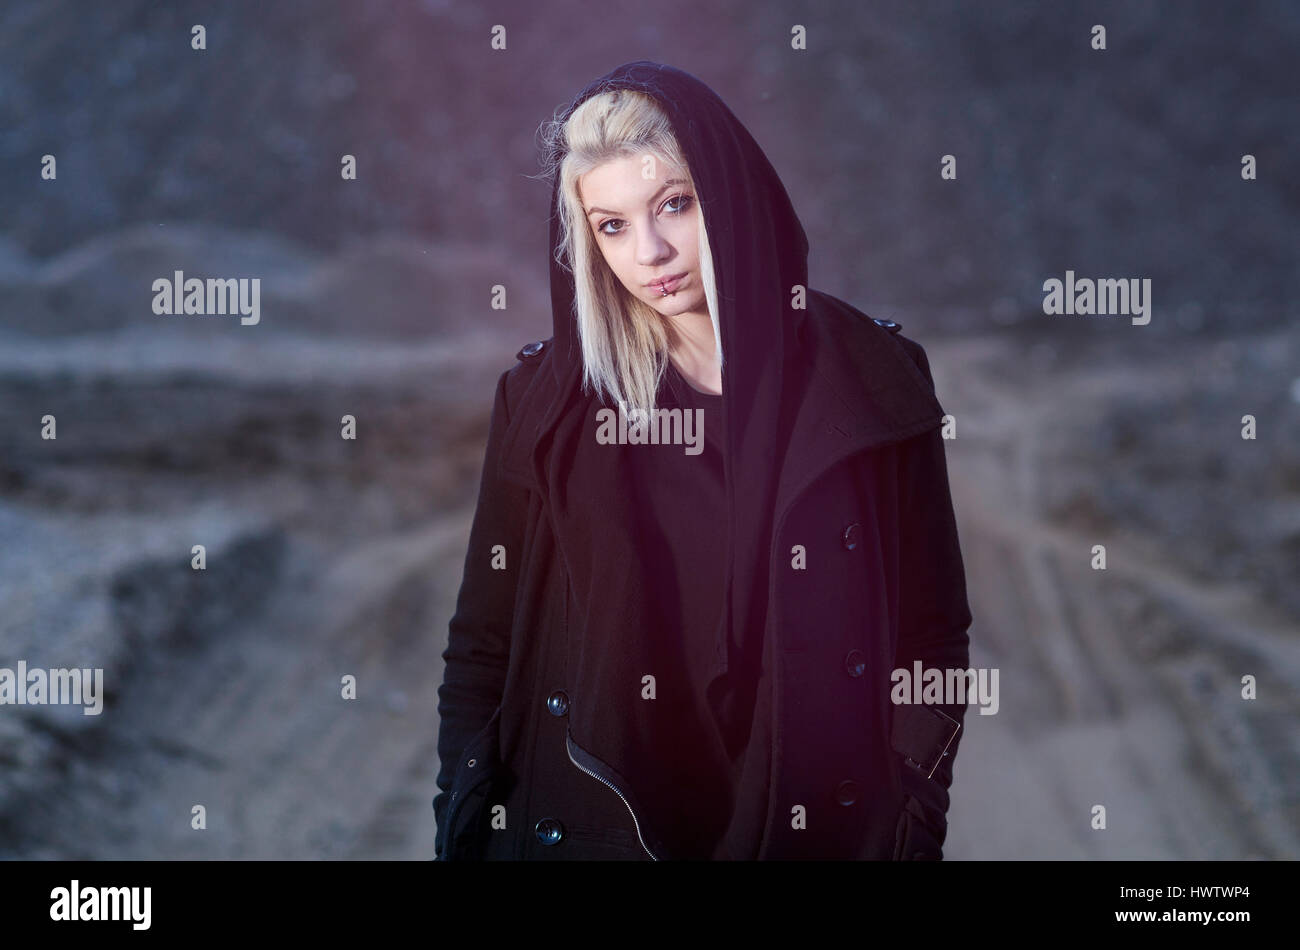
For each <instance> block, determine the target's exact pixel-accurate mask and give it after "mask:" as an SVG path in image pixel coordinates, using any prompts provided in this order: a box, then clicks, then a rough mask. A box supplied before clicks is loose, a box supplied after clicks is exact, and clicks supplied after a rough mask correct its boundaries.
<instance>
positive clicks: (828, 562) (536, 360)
mask: <svg viewBox="0 0 1300 950" xmlns="http://www.w3.org/2000/svg"><path fill="white" fill-rule="evenodd" d="M615 87H622V88H631V89H637V90H640V91H643V92H646V93H648V94H650V95H652V96H654V97H655V98H656V100H657V101H658V102H659V103H660V105H661V106H662V107H663V108H664V110H665V111H666V112H667V114H668V115H669V117H670V118H671V121H672V124H673V129H674V131H675V133H676V136H677V138H678V141H679V142H680V143H681V146H682V149H683V152H684V154H685V158H686V162H687V164H688V165H689V167H690V170H691V174H692V176H693V178H694V184H695V188H696V192H697V198H698V200H699V202H700V206H699V207H700V211H701V212H702V213H703V215H704V219H705V221H706V223H707V226H708V229H709V241H710V245H711V250H712V254H713V261H714V272H715V280H716V285H717V297H718V306H719V311H720V312H719V323H720V326H721V331H722V349H723V354H724V367H723V413H724V420H725V424H724V426H723V427H722V428H723V434H724V437H725V441H724V443H723V449H724V451H723V459H724V472H725V487H726V498H727V512H726V521H725V524H726V539H725V540H726V550H727V558H726V565H725V575H726V577H727V581H728V582H727V584H726V588H725V591H719V598H720V599H721V601H722V603H721V611H720V613H721V617H722V620H721V622H720V624H719V626H718V630H717V641H716V644H715V650H714V656H715V666H714V669H713V670H712V671H711V672H712V673H714V674H719V675H720V674H725V673H727V672H728V670H729V669H731V670H733V672H734V673H736V674H737V676H738V677H739V679H740V680H742V681H744V682H749V683H751V684H752V687H753V688H752V690H751V692H750V693H749V696H750V698H751V702H750V706H749V707H748V708H752V709H753V716H752V728H751V730H750V732H749V739H748V742H747V745H746V747H745V749H744V750H743V754H742V755H741V756H740V757H739V760H738V765H737V770H738V771H737V773H736V775H737V780H736V788H735V798H734V801H733V802H732V807H731V817H730V823H729V824H728V825H727V827H726V829H725V833H724V834H723V835H722V836H721V839H720V840H719V841H718V842H717V843H716V846H715V845H713V844H712V843H711V844H710V846H709V848H708V849H707V852H708V854H709V855H710V856H715V857H725V858H735V859H745V860H751V859H798V858H803V859H841V858H867V859H890V858H894V859H914V858H939V857H941V846H942V843H943V840H944V837H945V834H946V828H947V821H946V814H947V809H948V802H949V796H948V788H949V787H950V785H951V782H952V765H953V758H954V756H955V754H956V750H957V746H958V742H959V736H960V724H961V722H962V720H963V714H964V711H965V707H964V706H962V705H931V706H926V705H896V704H894V703H892V702H891V700H890V690H891V687H892V685H893V683H892V681H891V673H892V672H893V671H894V670H895V669H896V668H903V669H907V670H908V671H909V672H910V671H912V670H913V665H914V663H915V662H918V661H919V662H920V663H921V664H922V666H923V667H924V668H926V669H929V668H939V669H952V668H962V669H964V668H966V667H967V666H968V665H969V652H968V636H967V629H968V627H969V626H970V623H971V616H970V611H969V607H968V604H967V599H966V587H965V574H964V569H963V564H962V558H961V553H960V548H959V544H958V538H957V529H956V523H955V519H954V515H953V509H952V503H951V499H950V494H949V488H948V479H947V470H946V460H945V453H944V448H943V439H942V437H941V431H940V426H941V421H942V417H943V415H944V413H943V410H942V408H941V407H940V405H939V403H938V401H937V399H936V396H935V392H934V384H933V380H932V378H931V374H930V371H929V366H928V362H927V360H926V356H925V352H924V350H923V349H922V348H921V346H920V345H918V344H916V343H915V342H913V341H911V340H909V339H907V338H906V337H903V336H902V335H901V334H900V333H899V330H900V327H899V325H898V324H896V323H894V322H892V321H888V320H876V319H873V318H870V317H868V316H866V315H865V314H863V313H861V312H860V311H858V310H856V309H854V308H853V307H851V306H849V305H848V304H846V303H844V302H843V301H841V300H838V299H836V298H834V297H832V296H830V295H828V294H824V293H821V292H819V291H815V290H811V289H807V256H808V244H807V239H806V237H805V234H804V231H803V228H802V226H801V225H800V223H799V220H798V218H797V216H796V215H795V213H794V209H793V207H792V206H791V204H790V201H789V198H788V196H787V194H786V192H785V189H784V187H783V186H782V184H781V181H780V179H779V178H778V176H777V174H776V172H775V170H774V169H773V168H772V166H771V164H770V163H769V162H768V160H767V158H766V156H765V155H764V154H763V152H762V150H761V149H760V148H759V146H758V145H757V143H756V142H755V141H754V140H753V138H752V137H751V136H750V135H749V133H748V131H747V130H746V129H745V127H744V126H743V125H742V124H741V123H740V121H739V120H738V119H737V118H736V117H735V116H734V115H733V114H732V113H731V111H730V110H729V109H728V108H727V106H726V105H725V104H724V103H723V102H722V101H721V100H720V99H719V98H718V97H717V95H716V94H715V93H714V92H713V91H712V90H711V89H709V87H708V86H706V85H705V84H704V83H702V82H701V81H700V80H698V79H696V78H695V77H693V76H691V75H689V74H687V73H685V72H682V71H680V70H677V69H673V68H671V67H668V66H663V65H660V64H657V63H651V62H645V61H640V62H634V63H628V64H625V65H623V66H620V67H619V68H617V69H615V70H614V71H613V72H611V73H609V74H608V75H606V76H604V77H602V78H601V79H599V80H596V81H595V82H593V83H592V84H590V85H589V86H588V87H587V88H586V89H584V90H583V91H582V92H581V93H579V94H578V96H577V97H576V98H575V99H574V100H573V102H572V104H571V105H570V107H569V110H568V111H569V112H571V111H572V109H574V108H576V107H577V106H578V105H579V104H580V103H581V102H582V101H584V100H585V99H586V98H588V97H589V96H591V95H593V94H594V93H596V92H598V91H601V90H604V89H609V88H615ZM567 114H568V113H567V112H566V113H565V115H566V116H567ZM558 202H559V193H558V182H556V183H555V184H554V190H553V194H552V204H551V208H552V220H551V304H552V318H553V333H554V335H553V336H552V337H551V338H549V339H547V340H542V341H537V342H534V343H530V344H528V345H527V346H525V347H524V348H523V349H522V350H521V351H520V352H519V353H518V354H517V359H518V362H517V363H516V364H515V366H513V367H512V368H511V369H509V370H507V371H505V372H504V373H502V375H501V377H500V378H499V380H498V382H497V388H496V396H495V405H494V407H493V411H492V421H491V428H490V433H489V437H488V445H487V452H486V455H485V459H484V466H483V474H482V480H481V483H480V488H479V498H478V503H477V509H476V512H475V516H474V521H473V525H472V528H471V535H470V543H469V550H468V552H467V555H466V560H465V568H464V576H463V580H462V583H461V588H460V593H459V597H458V599H457V604H456V611H455V614H454V615H453V617H452V619H451V623H450V629H449V640H448V646H447V649H446V650H445V652H444V653H443V658H444V660H445V663H446V667H445V673H444V680H443V684H442V686H441V687H440V689H439V714H440V717H441V724H440V732H439V737H438V753H439V757H440V760H441V768H440V770H439V773H438V777H437V785H438V789H439V792H438V794H437V795H436V797H435V798H434V800H433V807H434V812H435V816H436V819H437V837H436V841H435V853H436V856H437V857H438V858H439V859H442V860H463V859H468V860H474V859H491V858H505V859H641V860H650V859H672V858H677V857H685V856H688V855H686V854H684V853H683V852H682V851H681V848H680V846H679V845H677V844H673V845H672V846H670V842H674V841H676V840H677V839H675V838H674V835H673V834H672V832H673V830H674V829H675V827H676V826H675V825H674V822H678V821H680V820H681V818H682V816H683V814H684V812H683V811H682V809H684V808H685V809H688V810H689V807H690V801H691V797H690V790H689V788H683V787H682V784H683V783H684V782H686V783H688V782H689V775H690V770H689V769H688V768H687V769H683V768H680V767H679V766H680V764H681V763H680V761H674V756H677V757H678V758H679V759H680V758H683V757H688V756H689V755H690V754H691V753H690V744H689V743H678V742H675V741H674V740H673V739H672V736H673V735H678V734H679V733H677V732H673V731H672V730H668V729H667V727H666V725H665V724H666V723H667V722H669V721H670V720H671V719H672V716H671V714H670V712H671V711H670V704H666V703H664V702H662V701H660V700H658V699H647V698H646V694H645V692H644V691H643V684H644V682H645V680H644V677H645V676H646V674H655V673H656V672H657V671H659V670H662V669H664V668H665V666H666V664H667V658H666V657H665V655H664V654H663V652H662V651H663V649H664V647H663V646H662V644H663V643H664V642H665V639H666V638H664V637H662V636H659V635H656V630H659V631H662V629H663V627H662V624H663V622H664V621H663V619H662V616H663V615H662V613H661V611H660V608H661V605H662V602H663V595H664V587H663V586H662V584H661V578H658V577H657V575H656V572H655V569H654V564H653V563H652V559H650V558H648V557H647V556H646V552H647V551H648V550H649V548H648V542H649V538H650V534H649V532H650V530H651V529H652V527H653V526H652V525H648V524H647V523H646V519H645V516H644V514H643V513H642V512H641V511H638V510H637V509H636V507H635V506H634V505H633V504H632V503H631V501H630V499H629V498H628V496H627V493H626V491H625V490H624V489H625V486H626V485H627V484H628V482H627V479H626V473H627V471H628V469H627V468H626V466H630V465H634V464H636V463H635V459H634V453H635V452H636V451H638V450H641V451H644V450H645V449H646V447H645V446H617V447H614V446H608V445H602V446H601V452H600V453H596V452H593V451H592V450H591V448H590V447H591V445H592V444H593V442H594V432H595V428H596V425H597V422H596V416H595V413H596V411H597V410H598V409H600V408H603V407H606V406H607V403H605V402H604V401H603V400H601V399H600V398H598V397H597V396H595V395H594V394H593V393H590V392H585V393H584V392H583V391H582V388H581V385H580V381H581V371H582V365H581V349H580V345H579V341H578V338H577V324H576V320H575V318H574V315H573V314H574V311H573V300H574V283H573V277H572V274H570V273H569V272H568V271H567V270H566V269H564V268H563V267H561V266H560V265H559V264H557V263H556V262H555V250H556V247H557V243H558V240H559V224H558V218H557V209H558V207H559V204H558ZM680 543H682V544H684V545H685V544H689V543H690V541H689V539H686V538H683V539H680ZM503 559H504V563H503ZM687 726H688V727H689V723H688V724H687ZM681 727H682V723H681V722H680V721H678V722H675V723H674V724H673V729H680V728H681Z"/></svg>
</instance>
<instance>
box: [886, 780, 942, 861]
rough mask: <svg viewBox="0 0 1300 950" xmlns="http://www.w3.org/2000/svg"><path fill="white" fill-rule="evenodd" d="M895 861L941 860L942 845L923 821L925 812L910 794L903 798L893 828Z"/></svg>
mask: <svg viewBox="0 0 1300 950" xmlns="http://www.w3.org/2000/svg"><path fill="white" fill-rule="evenodd" d="M893 859H894V860H895V861H942V860H943V846H942V845H940V844H939V841H938V839H937V838H936V837H935V836H934V833H933V832H932V831H931V830H930V826H929V825H927V824H926V822H925V812H924V811H923V810H922V808H921V805H920V803H919V802H917V800H916V799H915V798H913V797H912V796H911V795H908V796H906V797H905V798H904V799H903V811H902V813H901V814H899V816H898V823H897V825H896V826H895V828H894V858H893Z"/></svg>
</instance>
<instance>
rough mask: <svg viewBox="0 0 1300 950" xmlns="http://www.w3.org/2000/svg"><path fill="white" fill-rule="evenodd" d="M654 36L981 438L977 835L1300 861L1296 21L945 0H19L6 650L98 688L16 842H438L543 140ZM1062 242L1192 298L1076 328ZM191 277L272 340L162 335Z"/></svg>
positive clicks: (541, 244) (958, 820)
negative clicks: (196, 809) (50, 173)
mask: <svg viewBox="0 0 1300 950" xmlns="http://www.w3.org/2000/svg"><path fill="white" fill-rule="evenodd" d="M195 24H202V25H204V27H205V28H206V44H207V48H206V49H205V50H202V51H196V50H193V49H191V27H192V26H193V25H195ZM498 24H500V25H502V26H504V27H505V28H506V38H507V48H506V49H505V50H494V49H492V48H491V45H490V41H491V31H492V28H493V26H494V25H498ZM795 24H799V25H802V26H804V27H805V28H806V30H807V45H808V48H807V50H803V51H799V50H793V49H791V45H790V36H791V29H792V27H793V26H794V25H795ZM1094 24H1103V25H1104V26H1105V27H1106V31H1107V48H1106V49H1105V50H1104V51H1097V50H1093V49H1092V48H1091V45H1090V43H1091V39H1092V32H1091V29H1092V26H1093V25H1094ZM633 59H655V60H659V61H662V62H665V63H668V64H671V65H673V66H677V67H679V68H682V69H685V70H687V71H688V72H691V73H694V74H695V75H697V76H699V77H700V78H701V79H703V80H704V81H705V82H707V83H708V84H709V85H711V86H712V87H713V88H714V89H715V90H716V91H717V92H718V93H719V94H720V95H721V96H722V98H723V99H724V100H725V101H726V102H727V103H728V104H729V106H730V107H731V108H732V110H733V111H734V112H735V113H736V114H737V115H738V116H739V117H740V119H741V120H742V121H743V122H745V123H746V125H747V126H748V128H749V129H750V131H751V132H752V133H753V135H754V137H755V138H756V139H757V140H758V142H759V143H760V145H761V146H762V147H763V148H764V149H765V150H766V151H767V154H768V155H769V157H770V158H771V160H772V162H773V164H774V165H775V166H776V168H777V170H778V172H779V173H780V174H781V176H782V178H783V179H784V181H785V184H786V188H787V189H788V191H789V192H790V195H791V197H792V199H793V201H794V204H795V207H796V209H797V210H798V212H799V214H800V216H801V218H802V221H803V223H804V226H805V228H806V230H807V232H808V236H809V240H810V244H811V256H810V264H811V282H812V284H813V286H815V287H817V288H818V289H821V290H825V291H827V292H830V293H832V294H835V295H837V296H840V297H843V298H844V299H846V300H848V301H850V302H851V303H853V304H855V305H856V306H858V307H860V308H861V309H863V310H865V311H866V312H867V313H869V314H871V315H872V316H876V317H888V318H892V319H894V320H897V321H898V322H899V323H901V324H902V327H903V330H902V332H903V333H904V335H906V336H909V337H911V338H912V339H915V340H917V341H918V342H920V343H921V344H922V345H923V346H925V347H926V350H927V352H928V354H929V357H930V362H931V366H932V369H933V372H934V376H935V380H936V385H937V388H938V395H939V399H940V402H941V403H942V404H943V406H944V409H945V410H946V411H947V412H949V413H951V414H953V415H954V416H955V418H956V420H957V438H956V439H955V440H953V441H950V442H948V443H947V453H948V465H949V474H950V478H951V480H952V489H953V496H954V503H955V505H956V509H957V515H958V521H959V529H960V535H961V540H962V548H963V554H964V556H965V560H966V567H967V575H968V577H967V580H968V587H969V591H970V599H971V607H972V612H973V614H974V617H975V623H974V626H973V628H972V630H971V638H972V647H973V649H972V659H971V662H972V665H976V666H987V667H997V668H999V669H1000V671H1001V675H1000V686H1001V688H1002V690H1004V692H1002V694H1001V708H1000V710H999V712H998V714H997V715H995V716H980V715H978V714H977V711H976V710H972V711H971V712H970V713H969V714H968V716H967V720H966V721H967V733H966V736H965V738H964V739H963V743H962V746H961V753H960V755H959V756H958V759H957V765H956V768H955V782H954V785H953V789H952V809H951V811H950V813H949V823H950V824H949V836H948V842H947V847H946V856H947V857H948V858H949V859H954V860H960V859H963V858H1061V859H1078V858H1085V859H1086V858H1172V859H1181V858H1215V859H1229V858H1297V857H1300V729H1297V723H1298V722H1300V699H1298V698H1297V697H1298V695H1300V694H1298V692H1297V686H1300V589H1297V584H1296V581H1297V579H1300V332H1298V331H1297V317H1298V316H1300V314H1298V313H1297V304H1296V292H1297V274H1298V273H1300V269H1298V268H1297V249H1298V248H1300V240H1297V236H1298V229H1297V223H1298V220H1300V160H1298V159H1300V140H1298V139H1300V114H1298V109H1297V105H1298V103H1300V96H1298V95H1297V94H1298V93H1300V80H1298V77H1297V63H1298V62H1300V9H1297V8H1296V7H1295V6H1294V5H1287V4H1283V3H1236V4H1231V5H1229V4H1222V3H1217V2H1148V3H1142V4H1132V3H1118V2H1117V3H1092V4H1088V5H1087V7H1086V9H1085V8H1084V7H1083V5H1075V4H1070V5H1065V4H1044V3H1037V2H1032V3H1031V2H1023V3H1009V2H984V3H979V4H970V3H958V2H951V3H947V2H933V0H920V2H916V0H908V2H889V3H881V2H870V3H851V2H847V0H846V2H843V3H826V4H799V3H780V2H756V0H744V2H742V0H723V2H715V3H711V4H708V5H707V7H705V6H702V5H701V4H699V3H696V2H679V0H664V2H661V3H658V4H652V5H647V4H644V3H628V2H610V3H602V4H600V5H599V6H596V5H592V4H588V3H578V2H572V0H570V2H563V0H546V2H533V3H522V2H514V3H486V4H484V3H469V2H451V0H442V2H440V0H366V2H364V3H361V2H350V3H349V2H337V0H336V2H313V3H306V2H294V3H290V2H280V3H264V2H242V0H241V2H223V3H220V4H217V3H207V4H204V3H190V2H169V3H150V2H143V0H117V2H114V3H112V4H101V3H91V2H62V0H45V2H25V0H10V2H8V3H6V4H4V5H3V6H2V7H0V232H2V233H0V667H9V668H14V667H16V664H17V662H18V660H19V659H23V660H25V661H26V662H27V664H28V666H29V667H45V668H49V667H62V666H72V667H102V668H104V670H105V686H106V689H107V693H108V696H107V701H106V707H105V710H104V713H103V714H102V715H100V716H84V715H82V714H81V711H80V709H78V708H69V707H57V706H3V707H0V857H3V858H97V859H102V858H397V859H422V860H427V859H428V858H431V857H432V856H433V840H434V826H433V812H432V809H431V808H430V800H431V799H432V797H433V795H434V794H435V792H436V788H435V785H434V776H435V774H436V772H437V768H438V760H437V752H436V739H437V730H438V720H437V710H436V704H437V695H436V690H437V687H438V685H439V683H440V682H441V676H442V668H441V660H440V658H439V654H440V653H441V651H442V649H443V647H444V645H445V639H446V626H447V620H448V619H449V617H450V615H451V612H452V609H453V606H454V600H455V595H456V592H457V589H458V587H459V583H460V576H461V569H462V562H463V558H464V551H465V544H466V540H467V537H468V530H469V524H470V517H471V515H472V505H473V502H474V498H475V493H476V490H477V481H478V474H479V468H480V465H481V463H482V453H483V446H484V440H485V437H486V432H487V421H488V414H489V410H490V408H491V402H492V391H493V387H494V384H495V382H496V380H497V377H498V375H499V374H500V373H501V372H502V371H503V370H505V369H507V368H509V367H510V366H511V365H513V364H514V361H515V352H516V351H517V350H518V349H519V347H520V346H521V345H522V344H524V343H526V342H528V341H530V340H535V339H539V338H544V337H547V336H549V335H550V333H551V329H550V327H551V317H550V311H549V298H548V286H547V228H546V214H547V204H548V200H549V197H550V192H549V188H548V186H547V185H546V184H545V183H544V182H541V181H539V180H536V179H534V178H530V177H529V176H533V175H536V174H537V173H538V171H539V155H538V152H537V143H536V139H535V132H536V129H537V127H538V125H539V124H540V123H541V122H542V121H543V120H544V119H546V118H548V117H549V116H550V115H551V114H552V113H553V112H554V111H555V110H556V109H557V108H558V107H560V106H562V105H563V104H565V103H567V102H568V101H569V99H571V97H572V96H573V95H574V94H575V93H576V92H577V91H578V90H579V89H581V88H582V86H584V85H585V84H586V83H587V82H588V81H590V80H591V79H593V78H595V77H597V76H599V75H602V74H604V73H605V72H607V71H609V70H610V69H612V68H613V67H614V66H616V65H618V64H620V63H623V62H626V61H628V60H633ZM46 154H52V155H54V156H55V157H56V159H57V179H56V180H42V178H41V175H40V171H41V160H42V156H44V155H46ZM345 154H351V155H355V156H356V159H357V170H358V177H357V179H356V180H355V181H345V180H342V178H341V177H340V159H341V157H342V156H343V155H345ZM946 154H951V155H954V156H956V160H957V172H958V177H957V179H956V180H955V181H947V180H943V179H941V178H940V175H939V165H940V158H941V156H943V155H946ZM1246 154H1250V155H1253V156H1254V157H1255V159H1256V161H1257V163H1258V179H1257V180H1254V181H1243V180H1242V177H1241V159H1242V156H1243V155H1246ZM1067 269H1069V270H1073V271H1074V272H1075V274H1076V275H1078V276H1080V277H1092V278H1100V277H1123V278H1129V277H1137V278H1150V280H1151V282H1152V304H1153V310H1152V317H1151V322H1150V324H1149V325H1147V326H1133V325H1131V324H1130V322H1129V319H1128V318H1127V317H1083V316H1047V315H1045V314H1044V313H1043V312H1042V303H1043V290H1042V284H1043V281H1044V280H1047V279H1049V278H1052V277H1055V278H1058V279H1063V278H1064V276H1065V271H1066V270H1067ZM176 270H181V271H183V272H184V273H185V274H186V276H199V277H208V276H223V277H228V276H234V277H258V278H260V279H261V321H260V323H259V324H258V325H256V326H241V325H240V322H239V319H238V317H237V316H224V317H223V316H214V317H197V316H181V317H168V316H157V315H155V314H154V313H153V312H152V309H151V304H152V300H153V296H154V295H153V291H152V289H151V285H152V282H153V281H154V280H155V279H158V278H160V277H168V278H170V277H171V276H172V274H173V272H174V271H176ZM494 284H503V285H505V286H506V287H507V289H508V295H509V296H508V303H509V306H508V309H507V310H505V311H500V310H493V309H491V306H490V292H491V287H492V286H493V285H494ZM47 413H48V414H53V415H54V416H56V417H57V420H58V439H57V440H56V441H49V440H42V439H41V437H40V430H41V422H40V420H41V417H42V416H44V415H45V414H47ZM344 414H352V415H355V416H356V418H357V420H358V436H359V437H358V438H357V440H356V441H344V440H342V439H340V438H339V429H340V422H339V420H340V418H341V417H342V416H343V415H344ZM1247 414H1249V415H1252V416H1254V417H1255V419H1256V420H1257V426H1258V434H1257V438H1256V439H1254V440H1243V439H1242V438H1241V435H1240V433H1241V427H1242V416H1243V415H1247ZM193 544H204V545H206V547H207V552H208V554H207V557H208V567H207V570H206V571H202V572H196V571H192V570H191V569H190V564H189V561H190V548H191V546H192V545H193ZM1095 544H1104V545H1105V546H1106V550H1107V570H1105V571H1094V570H1092V569H1091V567H1090V561H1091V558H1092V547H1093V545H1095ZM348 674H352V675H355V676H356V677H357V680H358V699H357V700H356V701H352V702H345V701H343V700H341V699H340V698H339V690H340V677H342V676H344V675H348ZM1246 674H1250V675H1253V676H1255V677H1256V678H1257V680H1258V684H1259V686H1258V690H1259V694H1258V698H1257V699H1255V700H1253V701H1244V700H1243V699H1242V698H1241V695H1240V691H1241V686H1240V681H1241V677H1242V676H1243V675H1246ZM1097 803H1102V804H1105V805H1106V807H1107V819H1108V829H1107V830H1106V831H1104V832H1099V831H1093V830H1092V829H1091V828H1090V825H1089V819H1090V811H1089V810H1090V808H1091V807H1092V805H1094V804H1097ZM194 804H203V805H204V806H205V807H206V810H207V824H208V830H207V832H206V833H204V834H198V833H196V832H194V831H192V830H191V828H190V817H191V813H190V809H191V807H192V806H193V805H194Z"/></svg>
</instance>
